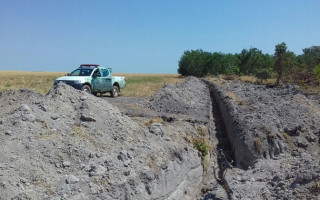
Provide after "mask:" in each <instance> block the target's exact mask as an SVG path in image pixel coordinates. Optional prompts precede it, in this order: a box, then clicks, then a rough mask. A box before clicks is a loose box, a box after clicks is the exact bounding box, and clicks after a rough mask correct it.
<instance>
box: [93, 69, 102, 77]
mask: <svg viewBox="0 0 320 200" xmlns="http://www.w3.org/2000/svg"><path fill="white" fill-rule="evenodd" d="M93 75H96V77H101V74H100V70H99V69H96V71H94V72H93Z"/></svg>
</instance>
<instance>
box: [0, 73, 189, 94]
mask: <svg viewBox="0 0 320 200" xmlns="http://www.w3.org/2000/svg"><path fill="white" fill-rule="evenodd" d="M65 74H66V72H27V71H0V92H2V91H5V90H17V89H19V88H27V89H32V90H35V91H37V92H39V93H41V94H47V93H48V91H49V90H50V89H51V88H52V86H53V83H54V80H55V79H56V78H58V77H60V76H64V75H65ZM114 75H115V76H125V77H126V81H127V87H126V88H125V89H123V90H121V95H122V96H132V97H148V96H150V95H152V94H153V93H155V92H156V91H158V90H159V89H160V88H161V87H163V85H164V84H174V83H178V82H182V81H183V80H184V79H183V78H179V75H178V74H114Z"/></svg>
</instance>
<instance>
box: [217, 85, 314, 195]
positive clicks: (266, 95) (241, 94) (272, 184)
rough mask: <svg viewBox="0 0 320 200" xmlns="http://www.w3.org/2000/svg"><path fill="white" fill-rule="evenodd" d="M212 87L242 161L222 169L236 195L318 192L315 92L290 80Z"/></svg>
mask: <svg viewBox="0 0 320 200" xmlns="http://www.w3.org/2000/svg"><path fill="white" fill-rule="evenodd" d="M211 90H212V92H213V93H214V94H215V97H216V98H218V99H219V100H218V101H219V102H220V108H221V109H222V110H223V111H224V112H223V114H222V115H223V118H224V120H225V124H226V125H227V129H228V136H229V139H230V141H231V144H232V147H233V150H234V154H235V162H236V165H237V166H238V167H240V168H233V170H227V172H228V173H227V174H226V178H227V179H228V180H229V184H230V186H231V188H233V189H234V193H233V195H234V197H237V198H239V199H240V198H242V197H245V198H250V199H295V198H297V199H313V198H316V197H317V196H318V197H319V194H320V187H319V183H320V166H319V161H320V159H319V156H320V154H319V150H320V146H319V144H320V99H319V97H317V96H314V95H306V94H303V93H302V92H301V91H298V90H296V89H294V88H293V87H291V86H286V87H273V88H268V87H266V86H263V85H255V84H250V83H243V82H240V81H237V80H235V81H231V82H227V83H225V84H222V85H220V86H217V85H211ZM242 167H246V168H248V170H245V171H244V170H241V168H242Z"/></svg>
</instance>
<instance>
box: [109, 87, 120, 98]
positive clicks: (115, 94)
mask: <svg viewBox="0 0 320 200" xmlns="http://www.w3.org/2000/svg"><path fill="white" fill-rule="evenodd" d="M110 94H111V96H112V97H114V98H116V97H118V96H119V88H118V86H116V85H115V86H113V88H112V91H111V92H110Z"/></svg>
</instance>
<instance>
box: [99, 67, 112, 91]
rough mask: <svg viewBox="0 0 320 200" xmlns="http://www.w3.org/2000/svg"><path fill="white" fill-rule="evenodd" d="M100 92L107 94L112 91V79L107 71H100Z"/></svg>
mask: <svg viewBox="0 0 320 200" xmlns="http://www.w3.org/2000/svg"><path fill="white" fill-rule="evenodd" d="M101 75H102V76H101V79H102V87H103V88H102V90H101V91H103V92H109V91H111V90H112V78H111V73H110V72H109V70H108V69H101Z"/></svg>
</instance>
